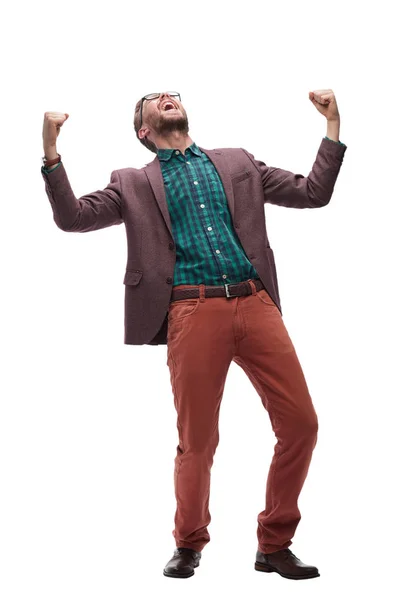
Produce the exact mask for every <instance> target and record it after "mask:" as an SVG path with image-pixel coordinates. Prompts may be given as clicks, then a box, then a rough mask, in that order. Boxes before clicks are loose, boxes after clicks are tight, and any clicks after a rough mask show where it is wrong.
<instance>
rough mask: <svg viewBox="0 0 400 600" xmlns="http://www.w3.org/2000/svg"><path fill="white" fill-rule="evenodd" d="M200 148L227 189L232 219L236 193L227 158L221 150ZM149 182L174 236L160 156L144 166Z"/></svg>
mask: <svg viewBox="0 0 400 600" xmlns="http://www.w3.org/2000/svg"><path fill="white" fill-rule="evenodd" d="M199 148H200V150H201V151H202V152H204V153H205V154H206V155H207V156H208V158H209V159H210V160H211V162H212V163H213V164H214V166H215V168H216V170H217V172H218V174H219V176H220V178H221V181H222V185H223V187H224V190H225V194H226V198H227V200H228V205H229V210H230V212H231V215H232V219H233V218H234V195H233V188H232V181H231V177H230V174H229V169H228V163H227V158H226V157H225V155H224V154H223V152H221V151H220V150H205V148H202V147H201V146H199ZM144 170H145V172H146V175H147V178H148V180H149V183H150V185H151V187H152V189H153V193H154V196H155V199H156V201H157V204H158V207H159V209H160V211H161V214H162V215H163V217H164V221H165V224H166V226H167V227H168V230H169V232H170V234H171V237H173V234H172V226H171V218H170V214H169V210H168V204H167V199H166V196H165V186H164V179H163V176H162V171H161V165H160V161H159V159H158V156H156V158H155V159H154V160H153V161H152V162H151V163H147V164H146V166H145V167H144Z"/></svg>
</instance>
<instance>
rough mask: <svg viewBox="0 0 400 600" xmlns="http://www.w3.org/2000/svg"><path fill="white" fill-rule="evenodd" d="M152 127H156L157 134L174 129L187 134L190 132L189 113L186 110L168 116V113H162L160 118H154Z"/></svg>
mask: <svg viewBox="0 0 400 600" xmlns="http://www.w3.org/2000/svg"><path fill="white" fill-rule="evenodd" d="M167 112H168V111H167ZM152 129H154V131H155V133H156V134H157V135H161V136H163V135H166V134H168V133H172V132H173V131H178V132H180V133H183V134H187V133H188V132H189V121H188V117H187V114H186V112H185V113H183V114H182V111H181V110H180V111H179V112H175V114H174V115H173V116H172V115H171V116H166V113H161V114H160V115H159V117H158V118H156V119H154V121H153V123H152Z"/></svg>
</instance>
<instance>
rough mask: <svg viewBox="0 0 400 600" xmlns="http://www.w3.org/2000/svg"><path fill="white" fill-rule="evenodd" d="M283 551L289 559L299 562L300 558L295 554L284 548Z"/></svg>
mask: <svg viewBox="0 0 400 600" xmlns="http://www.w3.org/2000/svg"><path fill="white" fill-rule="evenodd" d="M283 551H284V553H285V554H286V556H287V558H289V557H292V558H297V560H299V559H298V557H297V556H296V555H295V554H293V552H292V551H291V550H290V549H289V548H284V550H283Z"/></svg>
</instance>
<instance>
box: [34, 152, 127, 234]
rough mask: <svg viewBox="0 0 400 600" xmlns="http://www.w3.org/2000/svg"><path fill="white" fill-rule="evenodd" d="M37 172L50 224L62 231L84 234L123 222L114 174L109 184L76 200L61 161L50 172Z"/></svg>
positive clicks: (117, 184) (118, 181)
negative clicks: (51, 219) (46, 199)
mask: <svg viewBox="0 0 400 600" xmlns="http://www.w3.org/2000/svg"><path fill="white" fill-rule="evenodd" d="M41 172H42V176H43V179H44V182H45V189H46V193H47V196H48V199H49V201H50V204H51V208H52V210H53V218H54V221H55V223H56V225H57V226H58V227H59V228H60V229H62V230H63V231H71V232H75V231H77V232H81V233H84V232H86V231H95V230H96V229H103V228H104V227H111V225H120V224H121V223H123V221H124V219H123V216H122V200H121V182H120V178H119V174H118V172H117V171H112V173H111V178H110V183H109V184H108V185H107V186H106V187H105V188H104V189H103V190H97V191H96V192H92V193H90V194H85V195H84V196H81V197H80V198H76V197H75V195H74V192H73V191H72V188H71V185H70V182H69V180H68V177H67V173H66V171H65V167H64V165H63V163H62V162H60V163H59V165H58V166H57V168H55V169H53V170H52V171H50V172H46V171H45V169H44V168H43V167H42V169H41Z"/></svg>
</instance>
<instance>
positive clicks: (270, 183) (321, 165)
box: [241, 138, 347, 208]
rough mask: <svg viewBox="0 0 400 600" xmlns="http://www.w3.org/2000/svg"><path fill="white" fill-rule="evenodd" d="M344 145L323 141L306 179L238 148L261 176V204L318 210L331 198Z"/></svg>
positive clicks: (329, 140) (327, 140)
mask: <svg viewBox="0 0 400 600" xmlns="http://www.w3.org/2000/svg"><path fill="white" fill-rule="evenodd" d="M346 149H347V146H346V144H343V143H340V144H338V143H337V142H335V141H334V140H331V139H329V138H323V139H322V141H321V144H320V147H319V149H318V153H317V157H316V159H315V161H314V164H313V167H312V169H311V171H310V173H309V174H308V176H307V177H305V176H304V175H301V174H300V173H292V172H291V171H287V170H285V169H280V168H277V167H269V166H267V165H266V164H265V163H264V162H262V161H261V160H257V159H255V158H254V156H253V155H252V154H250V152H247V150H245V149H244V148H241V150H243V152H245V154H246V155H247V157H248V158H249V159H250V160H251V162H252V163H253V165H255V167H256V168H257V170H258V172H259V173H260V175H261V180H262V186H263V190H264V203H266V202H268V203H270V204H276V205H278V206H286V207H287V208H319V207H322V206H326V204H328V202H329V200H330V199H331V197H332V194H333V190H334V186H335V183H336V179H337V176H338V175H339V171H340V167H341V165H342V162H343V157H344V154H345V152H346Z"/></svg>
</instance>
